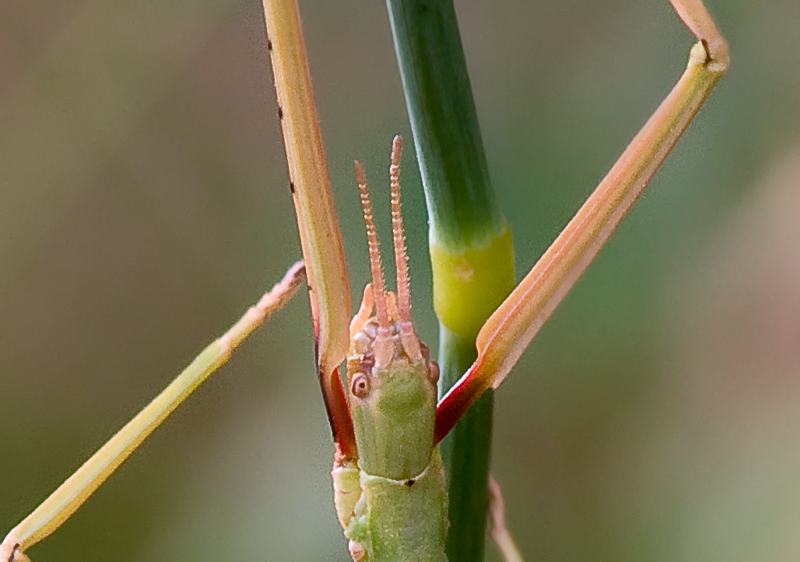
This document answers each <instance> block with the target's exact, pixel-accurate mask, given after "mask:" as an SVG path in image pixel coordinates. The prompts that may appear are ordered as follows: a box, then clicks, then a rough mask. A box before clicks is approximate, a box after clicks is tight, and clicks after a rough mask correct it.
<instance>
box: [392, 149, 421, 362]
mask: <svg viewBox="0 0 800 562" xmlns="http://www.w3.org/2000/svg"><path fill="white" fill-rule="evenodd" d="M402 150H403V139H402V137H400V136H399V135H398V136H396V137H394V142H393V143H392V164H391V166H390V167H389V181H390V184H391V186H392V235H393V237H394V260H395V267H396V269H397V312H398V315H399V317H400V340H401V341H402V342H403V348H404V349H405V351H406V355H408V357H409V359H411V360H412V361H416V360H418V359H420V358H422V353H421V352H420V348H419V339H418V338H417V334H416V333H414V324H413V323H412V322H411V299H410V296H409V282H408V255H407V254H406V237H405V233H404V232H403V215H402V212H401V209H400V154H401V152H402Z"/></svg>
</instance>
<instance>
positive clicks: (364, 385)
mask: <svg viewBox="0 0 800 562" xmlns="http://www.w3.org/2000/svg"><path fill="white" fill-rule="evenodd" d="M350 392H352V393H353V396H355V397H356V398H361V399H364V398H366V397H367V394H369V377H367V375H365V374H364V373H358V374H357V375H356V376H354V377H353V382H352V383H350Z"/></svg>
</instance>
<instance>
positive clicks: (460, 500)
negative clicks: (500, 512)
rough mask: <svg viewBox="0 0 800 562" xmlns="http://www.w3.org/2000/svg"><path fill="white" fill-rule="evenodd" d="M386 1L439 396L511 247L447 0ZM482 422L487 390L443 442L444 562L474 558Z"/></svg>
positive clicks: (501, 287) (482, 498) (480, 523)
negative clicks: (422, 239) (415, 183)
mask: <svg viewBox="0 0 800 562" xmlns="http://www.w3.org/2000/svg"><path fill="white" fill-rule="evenodd" d="M387 3H388V7H389V16H390V20H391V24H392V32H393V35H394V40H395V48H396V51H397V57H398V61H399V65H400V72H401V75H402V79H403V88H404V90H405V94H406V103H407V105H408V112H409V117H410V120H411V128H412V131H413V134H414V144H415V146H416V150H417V159H418V161H419V164H420V169H421V173H422V181H423V186H424V188H425V198H426V201H427V204H428V214H429V216H430V247H431V261H432V267H433V283H434V295H435V296H434V301H435V306H436V313H437V315H438V317H439V321H440V323H441V329H440V333H441V342H440V351H439V363H440V367H441V372H442V377H441V381H442V389H443V390H447V389H448V388H449V386H450V385H452V384H453V383H454V382H455V381H456V380H458V379H459V378H460V377H461V375H462V374H463V373H464V372H465V371H466V369H467V368H468V367H469V366H470V365H471V364H472V362H473V361H474V360H475V358H476V356H477V353H476V349H475V343H474V341H475V337H476V336H477V334H478V331H479V330H480V328H481V326H482V325H483V323H484V322H485V320H486V318H488V316H489V315H490V314H491V312H492V311H493V310H494V309H495V308H496V307H497V306H498V305H499V304H500V303H501V302H502V301H503V299H504V298H505V297H506V295H507V294H508V293H509V292H510V291H511V289H512V288H513V286H514V260H513V246H512V243H511V236H510V233H509V231H508V227H507V224H506V221H505V218H504V217H503V215H502V213H500V211H499V208H498V205H497V202H496V199H495V196H494V193H493V191H492V188H491V183H490V180H489V173H488V167H487V164H486V158H485V155H484V150H483V142H482V140H481V136H480V130H479V127H478V117H477V113H476V111H475V104H474V101H473V98H472V91H471V89H470V83H469V76H468V75H467V67H466V60H465V58H464V51H463V48H462V46H461V37H460V35H459V31H458V23H457V21H456V15H455V10H454V8H453V3H452V1H450V0H429V1H422V0H387ZM491 426H492V397H491V394H490V393H488V395H487V396H485V397H483V398H481V400H479V401H478V402H477V403H476V404H475V405H474V406H473V407H472V408H471V409H470V410H469V411H468V412H467V414H466V415H464V416H463V418H462V419H461V421H460V422H459V424H458V425H457V426H456V428H455V429H454V430H453V432H452V433H451V435H450V436H449V437H448V439H447V440H445V441H444V442H443V447H442V452H443V456H444V461H445V466H446V467H447V471H448V491H449V495H450V514H449V515H450V523H451V526H450V534H449V537H448V547H447V554H448V557H449V560H451V561H458V562H470V561H480V560H482V559H483V543H484V537H485V528H486V508H487V477H488V472H489V452H490V446H491Z"/></svg>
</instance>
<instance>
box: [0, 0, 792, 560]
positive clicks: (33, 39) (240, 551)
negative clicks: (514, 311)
mask: <svg viewBox="0 0 800 562" xmlns="http://www.w3.org/2000/svg"><path fill="white" fill-rule="evenodd" d="M709 4H710V6H709V7H710V9H711V11H712V13H714V15H715V16H716V17H717V19H718V21H719V24H720V27H721V28H722V29H723V31H724V32H725V34H726V35H727V37H728V39H729V41H730V43H731V51H732V60H733V66H732V69H731V72H730V75H729V76H727V77H726V78H724V79H723V81H722V82H721V84H720V86H719V89H718V91H717V92H716V93H715V94H714V95H713V96H712V98H711V100H710V102H709V104H708V106H707V108H706V109H705V110H704V111H703V112H702V113H701V115H700V117H699V120H698V122H697V123H696V124H695V125H694V126H693V127H692V128H690V130H689V134H688V138H686V139H684V140H683V141H682V142H681V143H680V145H679V146H678V149H677V150H676V152H675V154H674V155H673V157H672V158H671V159H670V160H669V161H668V162H667V164H666V166H665V168H664V169H663V170H662V172H661V173H660V174H659V175H658V176H657V177H656V180H655V181H654V184H653V186H652V188H651V189H650V190H649V191H648V192H647V193H646V194H645V196H644V198H643V200H642V201H641V202H640V204H639V208H638V209H636V210H634V212H633V213H632V215H631V216H630V217H629V218H628V219H626V221H625V222H624V223H623V226H622V227H621V230H620V232H619V233H618V234H617V236H616V237H615V238H614V239H613V240H612V242H611V244H610V246H609V247H608V248H607V249H606V250H604V251H603V252H602V253H601V255H600V257H599V259H598V261H597V263H595V264H594V265H593V266H592V267H591V268H590V270H589V272H588V273H587V275H586V277H585V278H584V279H583V280H582V281H581V282H580V283H579V284H578V285H577V287H576V289H575V292H574V294H573V295H571V296H570V297H568V298H567V300H566V301H565V302H564V304H563V305H562V307H561V309H560V310H559V311H558V312H557V313H556V314H555V316H554V318H553V319H552V321H551V322H550V324H549V326H547V327H546V328H545V329H544V330H543V332H542V333H541V335H540V336H539V338H538V339H537V341H535V342H534V344H533V346H532V348H531V350H530V351H529V352H528V353H527V354H526V355H525V357H524V359H523V362H522V364H521V365H520V366H519V368H518V369H517V370H516V372H515V373H513V374H512V375H511V376H510V377H509V379H508V381H507V382H506V383H505V384H504V386H503V387H502V388H501V389H500V390H499V392H498V393H497V398H496V399H497V405H496V412H497V423H496V431H495V456H494V473H495V476H496V477H497V479H498V480H499V481H500V483H501V484H502V485H503V486H504V489H505V491H506V501H507V504H508V508H509V514H508V521H509V525H510V527H511V530H512V532H514V534H515V535H516V537H517V539H518V542H519V544H520V547H521V549H522V551H523V552H524V553H525V554H526V555H527V558H526V559H527V560H530V561H534V560H553V561H568V560H609V561H611V560H614V561H620V560H653V561H661V560H664V561H667V560H669V561H690V560H691V561H697V560H722V559H724V560H728V561H732V560H733V561H735V560H742V561H749V560H796V558H797V553H798V552H800V540H799V539H798V538H797V533H796V531H795V529H796V527H797V524H798V519H800V487H799V486H798V484H797V477H796V475H797V474H798V459H797V456H796V454H795V453H794V451H796V450H797V448H798V447H797V443H798V438H800V435H798V430H797V427H799V425H798V420H797V414H796V412H798V411H800V385H799V384H798V380H799V379H798V375H800V356H799V355H798V349H800V302H798V296H797V295H798V294H800V292H799V291H797V290H796V287H799V286H800V279H798V277H799V276H800V273H798V272H800V263H798V258H797V256H798V253H797V251H796V249H795V246H796V243H795V241H796V240H797V239H798V237H800V232H798V230H797V223H798V221H797V217H798V216H800V197H798V191H800V170H798V164H797V161H798V156H797V148H796V147H797V145H798V142H800V112H798V110H797V103H796V100H798V99H800V67H798V65H796V64H792V61H793V59H792V53H797V52H800V34H798V33H797V29H798V24H800V5H798V4H797V2H788V1H781V0H768V1H765V2H758V3H753V2H741V1H735V2H734V1H731V2H720V1H712V2H709ZM456 7H457V10H458V13H459V17H460V19H461V26H462V36H463V39H464V45H465V49H466V53H467V62H468V65H469V67H470V72H471V78H472V85H473V90H474V93H475V97H476V103H477V106H478V113H479V117H480V121H481V127H482V131H483V136H484V141H485V145H486V150H487V155H488V159H489V166H490V172H491V174H492V179H493V183H494V185H495V186H496V188H497V190H498V196H499V198H500V203H501V206H502V207H503V211H504V213H506V215H507V217H508V219H509V222H510V223H511V226H512V229H513V230H514V236H515V241H516V245H517V253H518V255H517V264H518V270H519V271H520V272H522V271H524V270H525V269H526V268H527V267H529V266H530V265H531V264H532V263H533V262H534V261H535V259H536V257H537V256H538V255H539V254H540V253H541V252H542V251H543V250H544V248H545V247H546V245H547V244H548V243H549V241H550V240H552V238H553V237H554V236H555V235H556V233H557V232H558V230H559V229H560V227H561V226H563V225H564V224H565V223H566V221H567V220H568V218H569V216H570V215H571V214H572V213H573V212H574V210H575V209H577V207H578V206H579V204H580V202H581V201H582V200H583V198H584V197H585V196H586V195H587V194H588V193H589V191H590V190H591V189H592V187H593V186H594V184H595V183H596V182H597V181H598V180H599V179H600V178H601V177H602V175H603V174H604V173H605V171H606V170H607V169H608V167H609V166H610V165H611V163H612V162H613V160H614V158H616V156H617V155H618V154H619V152H620V151H621V150H622V149H623V148H624V146H625V144H626V143H627V141H628V140H629V139H630V138H631V137H632V136H633V134H634V133H635V131H636V130H637V128H638V127H639V126H640V125H641V124H642V123H643V122H644V120H645V119H646V116H647V115H648V114H649V113H650V112H651V111H652V110H653V109H654V108H655V107H656V105H657V104H658V101H659V100H660V98H661V97H663V95H664V94H665V93H666V92H667V91H668V89H669V88H670V87H671V85H672V83H673V82H674V81H675V80H676V79H677V77H678V75H679V74H680V71H681V70H682V68H683V66H684V64H685V61H686V57H687V55H688V50H689V47H690V45H691V42H692V40H691V37H690V36H689V34H688V32H686V31H685V30H684V29H683V28H682V26H681V24H680V22H679V21H678V19H677V18H676V17H675V16H674V14H673V13H672V12H671V9H670V8H669V6H668V5H667V3H666V2H664V3H660V2H646V3H642V2H634V1H632V0H631V1H628V2H623V1H615V2H602V3H597V2H577V1H567V2H556V1H547V2H530V1H522V0H520V1H518V2H503V3H499V2H474V1H469V2H468V1H463V2H457V6H456ZM260 9H261V8H260V5H259V4H258V3H253V2H247V3H245V2H212V1H211V0H202V1H200V2H198V1H194V2H187V1H179V2H164V1H160V0H156V1H154V2H147V3H119V2H100V1H97V0H69V1H67V2H59V3H55V4H53V3H35V2H23V1H20V0H12V1H10V2H5V3H3V5H2V7H0V342H2V343H0V397H2V403H3V407H2V408H0V451H2V456H3V461H2V463H0V527H2V532H5V530H7V529H9V528H11V527H12V526H13V525H14V524H16V523H17V522H18V520H19V519H21V518H22V517H23V516H24V515H25V514H26V513H27V512H28V511H29V510H30V509H32V508H33V507H34V506H35V505H36V504H37V503H38V502H39V501H40V500H41V499H43V497H44V496H46V495H47V494H48V493H49V492H50V491H51V490H52V489H53V488H54V487H55V486H56V485H57V484H58V483H59V482H60V481H61V480H62V479H63V478H64V477H66V476H67V475H68V474H69V473H70V472H71V471H72V470H73V469H74V468H76V467H77V466H78V465H79V464H80V463H81V462H82V461H83V459H84V458H85V457H86V456H88V454H90V453H91V452H92V451H93V450H94V449H95V448H96V447H97V446H99V444H100V443H102V442H103V441H104V440H105V439H106V438H107V437H108V436H110V435H111V434H112V433H113V431H114V430H116V429H117V428H118V427H119V426H120V425H121V424H122V423H123V421H124V420H126V419H128V418H129V417H130V416H131V415H132V414H133V413H135V412H136V411H138V409H139V408H140V407H141V406H142V405H144V404H145V403H146V402H147V401H148V400H149V398H150V397H151V396H153V395H154V394H155V393H156V392H157V391H158V390H159V389H160V388H161V387H162V386H164V385H165V384H166V382H167V381H168V380H169V379H170V377H172V376H173V375H174V373H176V372H178V371H179V369H180V368H181V367H183V366H184V365H185V364H186V363H187V362H188V360H189V359H191V357H192V356H193V355H194V354H195V353H196V352H197V351H198V350H200V349H201V348H202V347H203V346H204V345H205V344H206V343H207V342H208V341H209V340H210V339H212V338H213V337H214V336H215V335H217V334H218V333H220V332H221V331H222V330H224V329H225V328H226V327H227V325H228V324H229V323H230V322H232V321H233V320H234V319H235V318H236V317H238V315H239V314H240V313H241V312H242V311H243V310H244V308H245V307H246V306H248V305H249V303H250V302H252V301H254V300H255V299H256V298H257V297H258V296H259V295H260V293H261V292H262V291H263V290H264V289H265V288H266V287H268V286H270V285H271V284H272V283H273V282H274V281H275V280H277V279H278V278H279V276H280V275H281V274H282V272H283V271H284V270H285V268H286V267H287V266H288V265H289V264H290V263H291V262H292V261H294V260H295V259H296V258H297V256H298V255H299V245H298V243H297V234H296V229H295V226H294V224H293V221H294V216H293V215H294V213H293V210H292V208H291V201H290V197H289V193H288V188H287V182H288V180H287V173H286V165H285V162H284V156H283V154H284V152H283V147H282V141H281V138H280V130H279V124H278V120H277V117H276V115H275V112H276V105H275V102H274V94H273V92H272V84H271V76H270V73H269V61H268V58H267V55H266V52H265V48H264V45H265V37H264V31H263V23H262V21H261V14H260ZM302 9H303V16H304V22H305V25H306V37H307V41H308V44H309V52H310V57H311V64H312V73H313V76H314V79H315V85H316V88H317V101H318V103H319V105H320V113H321V116H322V120H323V133H324V135H325V141H326V145H327V149H328V157H329V162H330V167H331V170H332V175H333V183H334V189H335V191H336V197H337V201H338V205H339V212H340V215H341V219H342V223H343V229H344V231H345V237H346V244H347V249H348V254H349V257H350V260H351V272H352V275H353V277H354V279H353V282H354V287H355V290H356V291H360V286H361V285H362V284H363V283H364V282H365V280H366V277H367V266H366V257H365V253H366V251H365V244H364V241H363V232H362V230H363V229H362V226H361V222H360V217H359V208H358V205H359V203H358V197H357V195H356V189H355V182H354V179H353V177H352V176H353V174H352V172H351V162H352V160H353V159H354V158H356V157H358V158H359V159H362V161H364V163H365V165H366V166H367V168H368V173H369V174H370V177H371V178H372V179H371V183H372V185H373V191H375V192H376V194H375V198H376V206H377V208H379V209H380V208H384V209H385V206H384V205H385V204H386V201H387V199H388V198H387V197H386V195H385V194H380V193H377V192H379V191H380V185H381V178H387V176H388V173H387V167H388V152H389V145H390V141H391V137H392V135H393V134H395V133H397V132H400V133H402V134H405V135H406V136H409V137H410V135H409V131H408V125H407V119H406V116H405V106H404V102H403V98H402V91H401V88H400V80H399V77H398V74H397V69H396V63H395V61H394V54H393V51H392V45H391V38H390V33H389V27H388V21H387V16H386V13H385V8H384V7H383V6H382V5H381V4H380V3H378V2H355V1H344V2H336V3H331V2H311V1H309V2H303V3H302ZM412 162H413V160H412V157H411V151H409V152H408V153H407V155H406V159H405V161H404V164H405V170H404V180H403V183H404V185H405V187H406V193H407V196H406V201H408V203H407V209H408V216H407V219H406V223H407V225H408V228H409V231H410V232H409V244H410V253H411V264H412V267H413V270H412V282H413V283H414V285H413V290H414V303H415V316H416V318H417V319H418V322H419V323H420V324H421V331H422V333H423V335H424V336H425V337H426V338H427V340H428V341H430V342H434V341H435V331H436V328H435V320H434V317H433V314H432V312H431V310H430V303H431V296H430V286H429V277H430V272H429V266H428V264H427V263H426V260H427V258H426V244H425V235H426V231H427V226H426V224H425V218H424V210H423V205H422V196H421V190H420V187H419V179H418V175H417V173H416V172H415V170H414V165H413V163H412ZM384 181H385V182H386V183H387V191H388V180H384ZM382 217H383V218H381V216H379V219H378V220H379V221H380V222H381V223H382V225H380V227H381V230H382V232H386V230H387V229H386V227H387V226H388V212H386V213H384V214H383V215H382ZM414 225H416V226H414ZM310 333H311V329H310V322H309V314H308V310H307V305H306V304H305V303H304V302H303V299H296V300H295V302H293V303H292V304H291V305H290V306H289V307H288V308H287V309H286V310H285V311H283V312H282V313H280V314H279V315H277V316H276V317H275V318H274V319H273V321H272V322H271V324H270V325H269V326H267V328H265V329H263V330H261V331H260V332H258V333H257V334H256V335H255V336H254V337H253V338H252V341H250V342H249V343H248V344H246V345H245V349H244V350H243V351H242V352H241V353H239V354H238V355H237V356H236V357H235V358H234V360H233V361H232V363H231V365H229V366H228V367H226V368H225V369H224V371H223V372H221V373H219V374H218V375H216V376H215V377H214V378H212V380H211V381H209V383H207V384H206V387H205V388H203V389H201V390H200V391H199V393H198V396H196V397H193V398H192V399H191V400H190V401H189V403H188V404H187V405H186V406H185V407H183V408H182V409H181V410H180V411H179V412H178V413H177V414H176V416H175V418H176V419H174V420H172V421H170V422H168V423H167V424H166V426H165V427H164V428H163V429H160V430H159V431H158V432H157V433H156V434H155V435H154V437H153V438H152V439H151V440H150V442H148V443H147V444H146V445H145V447H144V449H143V450H142V451H141V452H137V453H136V454H135V455H134V456H133V457H132V458H131V460H130V461H129V462H128V463H126V465H125V466H124V467H123V468H122V469H121V470H120V472H119V474H118V475H116V476H114V477H113V478H112V479H111V480H110V481H109V482H108V483H107V484H106V485H105V486H104V488H103V489H102V490H101V491H100V492H99V493H98V495H97V497H95V498H93V499H92V500H90V501H89V502H88V503H87V504H86V506H85V507H84V508H83V509H82V510H81V511H80V512H79V513H78V514H77V515H76V516H75V517H74V519H73V520H71V521H70V522H68V523H67V524H66V525H65V526H64V527H63V528H62V529H61V530H59V531H58V532H57V533H56V534H55V535H53V536H52V537H51V538H49V539H48V540H47V541H45V542H44V543H43V544H42V545H41V546H37V547H35V548H34V549H32V551H31V556H32V557H33V559H34V560H39V561H41V560H48V559H49V560H78V559H80V560H85V561H90V560H118V561H121V562H123V561H128V560H131V561H132V560H169V559H180V560H184V559H185V560H190V559H191V560H219V559H222V558H223V557H224V558H230V557H236V558H239V559H244V560H251V559H252V560H277V561H288V560H342V561H345V560H347V559H348V555H347V550H346V544H345V541H344V539H343V538H342V537H341V531H340V529H339V528H338V523H337V522H336V518H335V515H334V512H333V507H332V505H331V503H332V502H331V490H330V487H331V486H330V480H329V476H328V470H329V467H330V463H331V453H332V448H331V445H330V438H329V435H328V429H327V422H326V420H325V415H324V409H323V406H322V401H321V400H320V397H319V391H318V388H317V386H316V380H315V378H314V373H313V350H312V343H311V338H310ZM489 550H490V554H489V556H490V559H491V558H493V557H496V554H495V553H494V552H492V551H491V547H489Z"/></svg>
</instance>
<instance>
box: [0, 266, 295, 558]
mask: <svg viewBox="0 0 800 562" xmlns="http://www.w3.org/2000/svg"><path fill="white" fill-rule="evenodd" d="M304 278H305V269H304V266H303V264H302V263H298V264H295V265H294V266H293V267H292V268H291V269H290V270H289V271H288V272H287V273H286V275H285V276H284V278H283V280H282V281H281V282H280V283H278V284H277V285H276V286H275V287H274V288H273V289H272V290H271V291H269V292H268V293H266V294H265V295H264V296H263V297H261V300H259V301H258V303H257V304H256V305H255V306H253V307H251V308H250V309H249V310H248V311H247V312H246V313H245V315H244V316H242V318H241V319H239V321H238V322H236V324H234V325H233V326H232V327H231V328H230V329H229V330H228V331H227V332H225V334H223V335H222V337H220V338H218V339H217V340H216V341H214V342H213V343H212V344H211V345H209V346H208V347H206V348H205V349H204V350H203V351H202V352H200V355H198V356H197V358H195V360H194V361H192V362H191V363H190V364H189V366H188V367H186V369H184V371H183V372H182V373H181V374H180V375H178V376H177V377H176V378H175V380H173V381H172V382H171V383H170V384H169V386H167V387H166V388H165V389H164V390H163V391H162V392H161V394H159V395H158V396H156V398H155V399H154V400H153V401H152V402H150V404H148V405H147V406H146V407H145V408H144V409H143V410H142V411H141V412H139V413H138V414H137V415H136V417H134V418H133V419H132V420H131V421H129V422H128V423H127V424H126V425H125V427H123V428H122V429H120V430H119V431H118V432H117V434H116V435H114V437H112V438H111V439H109V440H108V441H107V442H106V444H105V445H103V446H102V447H101V448H100V449H99V450H98V451H97V452H96V453H95V454H94V455H92V456H91V457H90V458H89V460H87V461H86V462H85V463H84V464H83V466H81V467H80V468H79V469H78V470H77V471H76V472H75V473H74V474H73V475H72V476H70V477H69V478H67V480H65V481H64V483H63V484H61V486H59V487H58V489H57V490H56V491H55V492H53V493H52V494H51V495H50V497H48V498H47V499H46V500H45V501H44V502H42V504H41V505H40V506H39V507H37V508H36V509H35V510H34V511H33V512H32V513H31V514H30V515H28V517H26V518H25V519H24V520H23V521H22V522H21V523H20V524H19V525H17V526H16V527H14V529H12V530H11V532H10V533H9V534H8V536H7V537H6V538H5V540H4V541H3V543H2V545H0V561H3V562H6V561H7V560H10V559H11V556H12V555H15V556H17V559H22V558H19V556H20V553H22V552H24V551H25V550H27V549H28V548H29V547H30V546H32V545H34V544H36V543H37V542H39V541H40V540H42V539H43V538H45V537H46V536H47V535H49V534H50V533H52V532H53V531H55V530H56V529H58V527H60V526H61V524H62V523H63V522H64V521H66V520H67V519H68V518H69V517H70V515H72V513H73V512H74V511H75V510H76V509H78V508H79V507H80V506H81V504H83V502H85V501H86V500H87V499H89V496H91V495H92V494H93V493H94V491H95V490H97V488H98V487H99V486H100V485H101V484H102V483H103V482H104V481H105V480H106V478H108V477H109V476H111V474H112V473H113V472H114V471H115V470H116V469H117V468H118V467H119V465H121V464H122V462H123V461H124V460H125V459H127V458H128V456H130V454H131V453H132V452H133V451H134V450H136V448H137V447H138V446H139V445H141V443H142V442H143V441H144V440H145V439H146V438H147V437H148V436H149V435H150V434H151V433H152V432H153V430H154V429H155V428H157V427H158V426H159V425H161V422H163V421H164V420H165V419H167V417H168V416H169V415H170V414H171V413H172V411H173V410H174V409H175V408H177V407H178V406H179V405H180V404H181V402H183V401H184V400H185V399H186V398H187V397H188V396H189V395H190V394H191V393H192V392H194V391H195V389H197V387H199V386H200V384H201V383H202V382H203V381H205V380H206V379H207V378H208V376H209V375H210V374H211V373H213V372H214V371H216V370H217V369H218V368H219V367H221V366H222V365H223V364H225V363H226V362H227V361H228V359H229V358H230V356H231V353H232V352H233V350H234V349H235V348H236V347H238V345H239V344H240V343H242V341H244V339H245V338H246V337H247V336H248V335H250V333H251V332H252V331H253V330H255V329H256V328H257V327H258V326H260V325H261V324H263V323H264V322H265V321H266V320H267V319H268V318H269V317H270V315H271V314H272V313H273V312H274V311H276V310H278V309H279V308H281V307H282V306H283V305H284V304H286V303H287V302H288V301H289V299H290V298H291V297H292V296H293V295H294V294H295V293H296V292H297V290H298V289H299V288H300V285H301V283H302V281H303V279H304Z"/></svg>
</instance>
